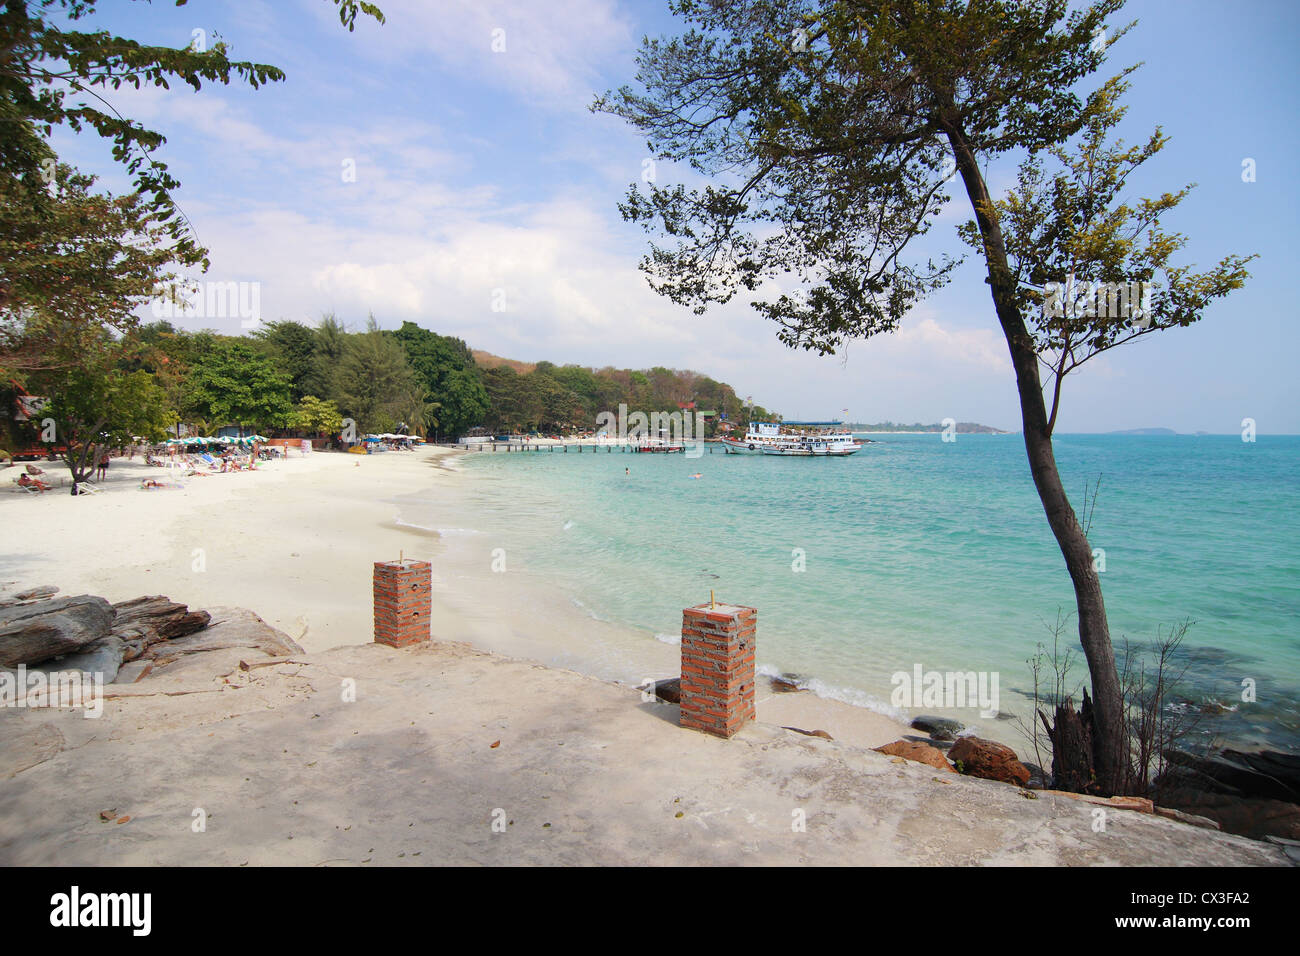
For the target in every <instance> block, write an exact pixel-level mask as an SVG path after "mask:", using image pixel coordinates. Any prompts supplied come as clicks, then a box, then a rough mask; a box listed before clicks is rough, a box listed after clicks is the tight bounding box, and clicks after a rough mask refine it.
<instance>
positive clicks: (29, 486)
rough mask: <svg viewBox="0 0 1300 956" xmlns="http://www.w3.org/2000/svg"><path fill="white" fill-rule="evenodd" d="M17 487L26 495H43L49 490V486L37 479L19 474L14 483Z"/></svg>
mask: <svg viewBox="0 0 1300 956" xmlns="http://www.w3.org/2000/svg"><path fill="white" fill-rule="evenodd" d="M14 484H15V485H17V487H19V488H21V489H22V490H23V491H25V492H27V493H28V494H44V493H45V492H47V491H49V490H50V486H49V485H47V484H46V483H45V482H43V481H41V479H39V478H33V477H32V476H31V475H29V474H21V475H19V476H18V480H17V481H16V482H14Z"/></svg>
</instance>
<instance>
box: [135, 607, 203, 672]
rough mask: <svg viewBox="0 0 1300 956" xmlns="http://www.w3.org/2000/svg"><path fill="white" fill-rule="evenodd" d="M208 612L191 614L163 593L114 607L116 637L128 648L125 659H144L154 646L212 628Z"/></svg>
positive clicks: (193, 612)
mask: <svg viewBox="0 0 1300 956" xmlns="http://www.w3.org/2000/svg"><path fill="white" fill-rule="evenodd" d="M210 621H211V615H209V614H208V612H207V611H191V610H190V609H189V608H188V607H186V606H185V605H184V604H178V603H176V602H175V601H171V600H168V599H167V598H165V597H163V596H162V595H160V594H154V595H148V596H145V597H138V598H135V599H134V600H131V601H123V602H122V603H121V604H114V605H113V634H114V635H115V636H116V637H118V638H120V639H121V640H122V642H123V644H124V646H125V653H124V655H123V659H124V660H126V661H133V660H136V659H137V658H140V657H142V656H144V654H145V651H147V650H148V649H149V648H150V647H152V646H153V645H154V644H157V643H159V642H160V641H167V640H173V639H175V638H178V637H184V636H186V635H188V634H193V633H195V632H197V631H201V630H202V629H203V628H205V627H207V626H208V623H209V622H210Z"/></svg>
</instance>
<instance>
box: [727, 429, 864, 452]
mask: <svg viewBox="0 0 1300 956" xmlns="http://www.w3.org/2000/svg"><path fill="white" fill-rule="evenodd" d="M808 428H813V429H817V430H816V431H813V432H808V431H799V430H796V429H808ZM722 444H723V447H724V448H725V449H726V450H727V453H728V454H732V455H779V456H784V457H796V458H813V457H828V458H834V457H841V456H844V455H852V454H853V453H854V452H857V451H859V450H861V448H862V444H861V442H859V441H858V440H857V439H855V438H854V437H853V433H852V432H850V431H846V430H845V429H844V427H843V426H842V424H841V423H839V422H784V423H781V422H750V423H749V428H748V429H747V430H746V431H745V437H744V438H730V437H728V438H724V439H722Z"/></svg>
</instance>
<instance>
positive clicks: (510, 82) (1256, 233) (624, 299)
mask: <svg viewBox="0 0 1300 956" xmlns="http://www.w3.org/2000/svg"><path fill="white" fill-rule="evenodd" d="M379 5H380V7H381V8H382V9H383V11H384V13H385V15H386V17H387V23H386V24H383V25H378V24H375V23H374V22H373V21H370V20H365V19H361V20H358V23H357V28H356V30H355V32H352V33H349V32H348V31H347V30H345V29H344V28H343V27H341V26H340V24H339V22H338V18H337V14H336V13H335V9H334V6H333V4H332V3H329V2H326V0H191V2H189V3H188V4H187V5H185V6H182V7H179V8H177V7H175V6H173V5H172V4H171V3H170V2H168V0H156V2H154V3H152V4H149V3H145V2H138V0H103V2H102V4H101V6H102V8H103V9H101V10H100V11H99V12H98V13H96V15H95V16H94V17H93V18H91V19H90V20H88V21H83V25H82V27H81V28H82V29H86V28H87V27H86V24H89V26H90V27H91V28H104V29H108V30H112V31H114V32H116V33H119V34H121V35H125V36H128V37H132V38H134V39H137V40H139V41H141V42H145V43H153V44H159V45H168V46H175V47H180V46H183V45H186V44H189V43H191V42H193V41H194V40H195V39H196V38H197V40H198V41H199V42H206V43H212V42H214V40H215V39H216V37H217V36H220V38H221V39H222V40H224V41H225V42H226V43H227V44H229V45H230V47H231V50H230V54H229V55H230V56H231V57H232V58H233V59H238V60H252V61H255V62H259V63H270V64H274V65H275V66H278V67H280V68H282V69H283V70H284V71H285V72H286V74H287V76H286V79H285V80H284V81H283V82H281V83H273V84H269V85H266V86H263V87H261V88H259V89H257V90H252V89H250V88H248V87H247V86H244V85H240V84H236V83H232V84H231V85H230V86H215V87H210V86H205V87H204V89H203V90H202V91H201V92H198V93H195V92H194V91H193V90H192V89H191V88H189V87H188V86H184V85H183V84H177V85H174V86H173V88H172V89H170V90H157V89H150V90H142V91H139V92H137V91H134V90H129V89H123V90H118V91H109V92H106V93H105V94H104V95H105V97H106V98H107V99H108V100H109V101H110V102H111V103H112V105H113V106H114V107H115V108H117V109H118V110H120V111H121V112H122V113H123V114H125V115H127V116H130V117H133V118H135V119H138V120H140V121H141V122H143V123H144V124H145V125H146V126H149V127H150V128H152V129H156V130H158V131H160V132H162V133H163V134H164V135H165V136H166V137H167V143H166V144H165V145H164V146H163V147H162V148H161V149H160V150H159V151H158V152H157V153H156V157H157V158H158V159H161V160H162V161H164V162H166V163H167V164H168V165H169V167H170V171H171V172H172V174H173V175H175V176H176V177H177V178H178V179H179V180H180V181H181V183H182V184H183V185H182V187H181V189H180V190H179V191H178V192H177V193H176V198H177V201H178V203H179V205H180V207H181V208H182V209H183V211H184V212H185V214H186V215H187V216H188V217H189V219H190V220H191V222H192V223H193V225H194V228H195V231H196V233H197V235H198V238H199V241H200V242H201V243H203V244H204V245H205V246H206V247H207V248H208V249H209V250H210V254H211V262H212V265H211V269H210V270H209V272H208V273H207V275H206V276H204V277H203V278H204V279H206V280H208V281H214V282H240V283H250V284H256V285H249V286H248V287H247V288H249V289H252V288H256V289H257V290H258V292H259V296H258V300H259V303H260V311H261V318H263V319H265V320H267V321H274V320H276V319H295V320H298V321H302V322H305V323H308V324H311V325H314V324H315V323H316V322H317V321H318V320H319V318H320V317H321V315H322V314H323V313H326V312H333V313H335V314H337V316H338V317H339V318H340V319H342V320H343V321H345V322H346V323H348V325H349V327H350V328H353V329H360V328H363V327H364V324H365V321H366V316H367V314H368V313H371V312H373V314H374V315H375V318H376V319H377V320H378V322H379V323H380V325H381V326H383V327H385V328H396V327H397V326H399V325H400V324H401V323H402V322H404V321H413V322H416V323H418V324H419V325H421V326H424V327H426V328H429V329H432V330H433V331H436V332H439V333H442V334H446V335H455V336H458V337H460V338H463V339H464V340H465V341H466V342H467V343H469V345H470V346H471V347H473V348H478V349H485V350H487V351H489V352H493V353H495V354H498V355H502V356H506V357H509V358H515V359H521V360H525V361H540V360H543V359H546V360H550V361H552V362H555V363H557V364H566V363H574V364H580V365H588V366H593V367H601V366H605V365H613V366H615V367H620V368H622V367H631V368H648V367H651V366H655V365H663V366H668V367H670V368H679V369H684V368H691V369H695V370H696V371H699V372H703V373H706V374H708V375H711V376H712V377H714V378H717V379H719V380H722V381H725V382H728V383H729V384H731V385H733V386H734V387H735V388H736V390H737V392H738V393H739V394H740V395H741V396H742V397H743V396H751V395H752V396H753V397H754V399H755V401H757V402H758V403H759V404H761V405H764V406H766V407H767V408H770V409H775V410H777V411H779V412H781V413H782V414H784V415H785V417H787V418H790V419H821V418H828V417H843V414H844V413H843V410H844V409H848V418H849V419H850V420H854V421H861V422H878V421H886V420H890V421H896V422H917V421H919V422H924V423H930V422H938V421H940V420H942V419H944V418H949V417H951V418H953V419H956V420H957V421H973V422H980V423H983V424H987V425H993V426H995V427H999V428H1004V429H1008V430H1018V429H1019V427H1020V425H1019V423H1020V413H1019V406H1018V403H1017V398H1016V391H1015V382H1014V377H1013V375H1012V371H1011V366H1010V361H1009V359H1008V357H1007V351H1006V345H1005V343H1004V341H1003V339H1002V335H1001V331H1000V329H999V328H998V325H997V321H996V317H995V316H994V313H993V309H992V304H991V301H990V299H989V295H988V290H987V286H986V285H985V283H984V281H983V278H984V274H983V271H982V268H981V266H980V263H979V261H977V260H972V259H970V258H968V260H967V262H966V264H964V265H963V266H962V267H961V268H959V269H958V270H957V272H956V273H955V274H954V277H953V281H952V282H951V284H950V285H949V286H948V287H946V288H945V289H943V290H941V291H940V292H939V293H938V294H936V295H934V296H933V297H931V298H929V299H927V300H926V301H924V302H923V303H922V304H920V305H919V306H918V307H917V308H915V309H914V310H913V311H912V313H911V314H909V315H908V317H907V318H906V319H905V320H904V322H903V325H902V328H901V329H900V330H899V331H898V332H896V333H893V334H890V335H887V336H881V337H876V338H872V339H871V340H867V341H856V342H853V343H851V344H850V345H849V346H847V347H846V348H845V349H844V350H842V351H841V353H840V354H838V355H835V356H828V357H818V356H814V355H809V354H807V353H803V352H794V351H791V350H790V349H788V348H786V347H785V346H783V345H782V344H781V343H780V342H779V341H778V340H777V338H776V328H777V327H776V325H775V324H774V323H772V322H769V321H767V320H765V319H764V318H762V317H761V316H760V315H759V314H758V313H757V312H755V311H754V310H753V309H752V308H751V307H750V306H749V305H748V304H747V303H746V302H744V301H741V300H739V299H737V300H733V301H732V302H730V303H728V304H727V305H725V306H714V307H712V308H711V309H710V310H709V312H707V313H706V314H705V315H703V316H697V315H695V314H694V313H693V312H691V311H690V310H689V309H687V308H684V307H681V306H676V305H674V304H673V303H671V302H670V301H669V300H667V299H666V298H663V297H660V296H658V295H656V294H655V293H654V292H653V291H652V290H651V289H650V288H649V287H648V285H647V284H646V281H645V276H644V274H643V273H641V272H640V271H639V270H638V268H637V264H638V262H639V260H640V259H641V257H642V256H643V255H644V254H645V253H646V251H647V249H648V245H647V237H646V235H645V234H644V233H643V232H642V231H641V229H640V227H639V226H634V225H632V224H627V223H624V222H623V220H622V218H621V216H620V215H619V212H618V208H617V204H618V202H619V201H620V200H621V199H622V197H623V196H624V194H625V193H626V190H627V187H628V185H629V184H630V183H632V182H635V181H638V180H640V179H641V177H642V174H643V172H644V171H645V169H646V166H645V165H644V163H645V161H646V160H647V158H648V157H649V152H648V151H647V149H646V144H645V142H644V140H643V139H642V138H641V137H639V136H638V135H637V134H636V132H635V131H634V130H632V129H631V128H630V127H629V126H627V125H626V124H625V123H624V122H623V121H622V120H619V119H617V118H615V117H611V116H606V115H597V114H593V113H591V112H590V110H589V109H588V107H589V105H590V104H591V102H592V99H593V98H594V96H595V95H596V94H597V93H601V92H604V91H606V90H609V89H613V88H617V87H618V86H620V85H622V84H624V83H630V82H632V80H633V78H634V76H635V55H636V51H637V48H638V46H639V44H640V40H641V38H642V37H643V36H644V35H647V34H649V35H661V34H674V33H677V32H679V29H680V24H678V23H677V22H676V21H674V19H673V18H672V16H671V15H670V13H669V11H668V8H667V2H666V0H564V2H562V3H542V2H538V0H437V2H433V0H379ZM1133 19H1136V20H1137V21H1138V24H1137V26H1136V27H1135V28H1134V29H1133V30H1132V31H1131V32H1130V33H1129V34H1128V35H1127V36H1125V37H1124V38H1123V39H1122V40H1120V41H1119V42H1118V43H1117V44H1115V45H1114V46H1113V47H1112V48H1111V51H1110V60H1109V62H1108V64H1107V67H1105V68H1103V70H1104V71H1108V72H1106V75H1109V72H1115V71H1117V70H1118V69H1119V68H1120V67H1122V66H1125V65H1128V64H1131V63H1135V62H1142V63H1143V66H1142V67H1141V69H1139V70H1138V72H1137V73H1136V74H1135V76H1134V77H1133V88H1132V90H1131V91H1130V93H1129V95H1128V98H1127V100H1126V103H1127V105H1128V106H1129V113H1128V115H1127V117H1126V119H1125V121H1124V124H1123V125H1122V126H1121V128H1120V133H1121V135H1123V136H1124V137H1125V138H1126V139H1127V140H1129V141H1136V140H1139V139H1141V140H1145V138H1146V137H1147V136H1148V135H1149V134H1150V132H1151V130H1152V128H1153V127H1155V126H1156V125H1159V126H1161V127H1162V128H1163V130H1164V132H1165V133H1167V134H1168V135H1169V136H1170V137H1171V141H1170V143H1169V144H1168V145H1167V146H1166V148H1165V149H1164V151H1163V152H1162V153H1160V154H1159V155H1158V156H1156V157H1155V158H1154V159H1152V160H1151V161H1150V162H1149V163H1147V164H1146V165H1145V166H1144V167H1143V168H1142V169H1141V170H1140V171H1139V175H1138V176H1137V177H1135V178H1134V180H1133V181H1132V183H1131V186H1132V194H1133V197H1134V198H1136V197H1137V196H1145V195H1153V194H1158V193H1161V192H1165V191H1168V190H1172V189H1176V188H1179V187H1181V186H1183V185H1185V184H1188V183H1196V184H1197V188H1196V189H1194V190H1193V191H1192V193H1191V195H1190V196H1189V197H1188V198H1187V199H1186V200H1185V201H1184V203H1183V205H1182V206H1181V207H1179V209H1178V210H1176V212H1175V213H1174V214H1173V215H1172V216H1171V217H1170V218H1169V219H1168V220H1167V221H1166V225H1167V227H1169V228H1173V229H1175V230H1177V231H1179V232H1182V233H1184V234H1186V235H1187V236H1188V237H1189V240H1190V241H1189V243H1188V246H1187V247H1186V249H1184V250H1183V253H1182V256H1181V259H1180V260H1179V261H1181V262H1183V263H1191V264H1196V265H1199V266H1201V267H1209V266H1210V265H1212V264H1213V263H1216V262H1217V261H1218V260H1219V259H1220V258H1221V257H1222V256H1224V255H1226V254H1230V253H1239V254H1250V253H1258V254H1259V255H1260V258H1259V259H1258V260H1256V261H1255V262H1253V263H1252V264H1251V266H1250V271H1251V274H1252V277H1251V279H1250V281H1249V282H1248V283H1247V285H1246V287H1245V288H1244V289H1242V290H1239V291H1238V292H1236V293H1234V294H1232V295H1231V296H1229V297H1228V298H1227V299H1223V300H1219V301H1218V302H1216V303H1214V304H1213V305H1212V306H1211V307H1210V309H1209V310H1208V312H1207V314H1206V316H1205V318H1204V319H1203V320H1202V321H1201V322H1200V323H1199V324H1197V325H1194V326H1192V327H1190V328H1187V329H1177V330H1173V331H1169V332H1162V333H1159V334H1156V335H1152V336H1149V337H1147V338H1146V339H1144V340H1141V341H1139V342H1137V343H1134V344H1132V345H1129V346H1125V347H1124V348H1122V349H1118V350H1115V351H1113V352H1111V353H1109V354H1108V355H1104V356H1100V357H1098V358H1097V359H1094V360H1093V361H1091V362H1089V363H1088V364H1087V365H1085V366H1083V367H1082V368H1081V369H1080V370H1078V371H1077V372H1075V373H1073V374H1072V375H1070V376H1069V377H1067V379H1066V385H1065V395H1064V398H1063V405H1062V412H1061V418H1060V422H1059V423H1058V426H1057V430H1058V431H1060V432H1098V431H1110V430H1117V429H1128V428H1139V427H1168V428H1173V429H1176V430H1178V431H1180V432H1192V431H1198V430H1201V431H1208V432H1214V433H1233V432H1238V431H1240V429H1241V428H1242V420H1243V419H1244V418H1252V419H1254V420H1255V422H1256V425H1257V428H1258V431H1259V432H1260V433H1261V434H1268V433H1274V434H1278V433H1286V434H1295V433H1300V401H1298V399H1300V386H1297V381H1298V380H1300V376H1297V374H1296V372H1295V370H1294V368H1293V364H1294V362H1295V360H1296V357H1297V355H1298V354H1300V350H1298V349H1297V346H1298V345H1300V332H1298V331H1297V326H1296V321H1295V318H1296V295H1295V288H1296V283H1297V277H1296V268H1295V267H1296V261H1297V236H1296V230H1297V226H1298V225H1300V169H1297V162H1296V156H1298V155H1300V142H1298V140H1300V135H1298V134H1297V126H1296V123H1295V117H1296V116H1297V115H1300V88H1298V84H1297V82H1296V75H1297V69H1296V67H1297V57H1298V53H1300V3H1296V2H1293V0H1237V2H1230V0H1218V2H1214V0H1130V3H1129V5H1128V6H1127V7H1126V8H1125V10H1124V11H1122V16H1121V17H1119V18H1118V19H1117V20H1116V23H1115V26H1119V25H1121V24H1122V23H1125V22H1127V21H1129V20H1133ZM196 31H202V32H199V33H196ZM54 145H55V148H56V149H57V150H58V152H59V154H60V156H61V158H62V159H64V160H65V161H69V162H72V163H73V164H74V165H77V166H78V167H80V168H82V169H83V170H85V171H88V172H94V173H98V174H100V175H101V185H102V186H103V187H104V188H107V189H110V190H112V191H122V190H124V189H125V188H126V187H127V185H128V184H127V181H126V178H125V176H124V175H123V174H122V173H121V171H120V170H119V169H117V168H116V167H115V165H114V163H113V162H112V159H111V156H110V153H109V149H108V147H107V145H106V144H105V143H103V142H101V141H99V140H98V138H97V137H95V136H93V135H90V134H81V135H73V134H71V133H68V132H66V131H65V132H60V133H58V134H56V138H55V143H54ZM1247 159H1250V160H1253V161H1254V164H1253V165H1254V170H1255V176H1254V181H1249V182H1248V181H1244V180H1243V174H1242V170H1243V162H1245V161H1246V160H1247ZM1014 173H1015V161H1014V160H1010V159H1008V160H1007V161H1005V162H1002V163H997V164H994V165H992V166H990V167H989V169H988V170H987V176H988V179H989V183H990V187H991V188H992V189H993V191H994V192H995V194H996V193H999V192H1001V191H1002V190H1005V189H1006V187H1007V186H1009V185H1010V184H1011V182H1012V181H1013V177H1014ZM654 174H655V177H656V179H657V181H658V182H659V183H660V184H667V183H673V182H676V181H682V180H687V179H689V178H690V177H688V176H687V174H686V173H685V171H683V170H678V169H674V168H673V167H672V166H671V165H670V164H666V163H662V162H661V163H657V164H656V166H655V169H654ZM959 198H961V197H959ZM961 202H965V200H964V198H961ZM968 218H969V209H968V208H965V209H963V208H962V206H961V205H960V204H959V202H958V201H957V200H954V201H953V203H951V204H950V205H949V207H948V208H947V209H945V211H944V212H943V214H942V215H941V216H940V217H939V219H938V220H937V222H936V224H935V226H934V229H933V230H932V233H931V235H930V236H929V237H927V241H926V243H925V245H924V246H923V247H922V251H924V252H925V253H927V254H929V253H930V252H932V251H933V252H941V251H948V252H952V253H961V252H963V251H965V247H964V246H962V245H961V244H960V243H959V241H958V240H957V238H956V227H957V225H958V224H959V223H960V222H962V221H964V220H965V219H968ZM142 315H143V316H144V318H146V319H152V318H153V317H154V316H153V315H152V314H151V312H150V310H148V309H145V310H144V311H143V312H142ZM175 321H176V323H177V324H178V325H180V326H182V327H187V328H189V327H193V328H213V329H216V330H218V331H222V332H227V333H231V334H238V333H240V332H241V331H244V330H245V328H246V326H245V321H244V320H242V319H241V318H240V317H239V316H238V315H233V316H227V317H194V316H185V317H182V318H179V319H177V320H175Z"/></svg>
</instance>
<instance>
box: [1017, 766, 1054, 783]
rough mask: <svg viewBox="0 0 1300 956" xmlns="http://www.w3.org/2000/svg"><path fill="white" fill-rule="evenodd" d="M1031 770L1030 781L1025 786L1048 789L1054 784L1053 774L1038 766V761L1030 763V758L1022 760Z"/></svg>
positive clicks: (1026, 767) (1027, 768)
mask: <svg viewBox="0 0 1300 956" xmlns="http://www.w3.org/2000/svg"><path fill="white" fill-rule="evenodd" d="M1020 762H1021V763H1022V764H1024V765H1025V769H1026V770H1028V771H1029V782H1028V783H1027V784H1025V786H1027V787H1030V788H1032V789H1034V790H1047V789H1049V788H1050V787H1051V786H1052V775H1051V774H1050V773H1048V772H1047V771H1046V770H1044V769H1043V768H1042V767H1040V766H1038V764H1036V763H1030V762H1029V761H1028V760H1022V761H1020Z"/></svg>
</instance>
